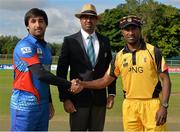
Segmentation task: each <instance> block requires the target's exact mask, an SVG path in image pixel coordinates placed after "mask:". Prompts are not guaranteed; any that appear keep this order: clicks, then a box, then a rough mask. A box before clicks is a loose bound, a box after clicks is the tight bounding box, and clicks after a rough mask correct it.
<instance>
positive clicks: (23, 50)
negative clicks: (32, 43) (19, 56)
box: [21, 47, 32, 54]
mask: <svg viewBox="0 0 180 132" xmlns="http://www.w3.org/2000/svg"><path fill="white" fill-rule="evenodd" d="M21 52H22V53H23V54H27V53H31V52H32V50H31V47H23V48H21Z"/></svg>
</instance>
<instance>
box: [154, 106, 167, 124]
mask: <svg viewBox="0 0 180 132" xmlns="http://www.w3.org/2000/svg"><path fill="white" fill-rule="evenodd" d="M166 119H167V108H164V107H163V106H161V107H160V108H159V110H158V111H157V113H156V125H157V126H160V125H163V124H164V123H166Z"/></svg>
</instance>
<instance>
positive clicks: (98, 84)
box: [81, 75, 114, 89]
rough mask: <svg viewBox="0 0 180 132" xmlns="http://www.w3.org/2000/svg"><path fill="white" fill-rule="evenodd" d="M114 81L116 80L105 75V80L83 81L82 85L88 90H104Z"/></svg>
mask: <svg viewBox="0 0 180 132" xmlns="http://www.w3.org/2000/svg"><path fill="white" fill-rule="evenodd" d="M113 80H114V78H113V77H110V76H108V75H105V76H104V77H103V78H100V79H97V80H93V81H82V82H81V85H82V86H83V87H84V88H88V89H103V88H106V87H107V86H108V85H109V84H110V83H111V82H112V81H113Z"/></svg>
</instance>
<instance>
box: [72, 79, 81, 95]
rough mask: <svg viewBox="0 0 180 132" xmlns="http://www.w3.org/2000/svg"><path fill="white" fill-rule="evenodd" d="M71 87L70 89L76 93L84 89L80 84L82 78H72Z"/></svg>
mask: <svg viewBox="0 0 180 132" xmlns="http://www.w3.org/2000/svg"><path fill="white" fill-rule="evenodd" d="M71 83H72V85H71V88H70V91H71V92H72V93H74V94H77V93H79V92H81V91H82V90H83V87H82V86H81V85H80V80H79V79H73V80H71Z"/></svg>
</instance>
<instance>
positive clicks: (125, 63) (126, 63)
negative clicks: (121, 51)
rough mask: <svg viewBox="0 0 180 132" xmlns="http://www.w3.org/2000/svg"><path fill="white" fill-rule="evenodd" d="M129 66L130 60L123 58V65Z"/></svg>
mask: <svg viewBox="0 0 180 132" xmlns="http://www.w3.org/2000/svg"><path fill="white" fill-rule="evenodd" d="M127 66H128V62H127V60H126V59H124V60H123V67H127Z"/></svg>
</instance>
